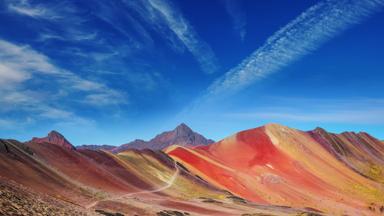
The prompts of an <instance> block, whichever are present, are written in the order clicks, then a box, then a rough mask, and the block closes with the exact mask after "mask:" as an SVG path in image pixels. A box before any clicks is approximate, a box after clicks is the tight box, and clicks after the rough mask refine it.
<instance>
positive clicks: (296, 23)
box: [198, 0, 384, 102]
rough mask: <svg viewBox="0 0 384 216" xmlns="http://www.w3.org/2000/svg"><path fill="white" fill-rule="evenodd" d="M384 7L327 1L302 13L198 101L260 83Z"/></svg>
mask: <svg viewBox="0 0 384 216" xmlns="http://www.w3.org/2000/svg"><path fill="white" fill-rule="evenodd" d="M383 5H384V0H325V1H322V2H320V3H318V4H316V5H314V6H312V7H310V8H309V9H307V10H306V11H304V12H303V13H302V14H300V15H299V16H298V17H297V18H296V19H294V20H293V21H291V22H290V23H288V24H287V25H286V26H285V27H283V28H281V29H280V30H279V31H277V32H276V33H274V34H273V35H272V36H271V37H270V38H268V39H267V41H266V42H265V43H264V45H262V46H261V47H260V48H258V49H257V50H256V51H254V52H253V53H252V54H251V55H250V56H249V57H247V58H246V59H244V60H243V61H242V62H241V63H240V64H239V65H238V66H236V67H234V68H233V69H231V70H230V71H228V72H227V73H226V74H224V75H223V76H222V77H220V78H219V79H217V80H216V81H215V82H213V83H212V84H211V86H210V87H209V88H208V89H207V91H206V93H205V94H204V95H203V96H202V98H200V100H198V101H199V102H201V101H209V100H211V99H213V98H215V97H217V96H227V95H230V94H233V93H235V92H237V91H239V90H241V89H244V88H245V87H247V86H249V85H251V84H253V83H254V82H255V81H258V80H261V79H263V78H265V77H267V76H269V75H271V74H273V73H275V72H277V71H278V70H280V69H281V68H283V67H284V66H287V65H289V64H291V63H292V62H294V61H296V60H298V59H299V58H301V57H303V56H305V55H306V54H308V53H310V52H312V51H314V50H316V49H317V48H319V47H320V46H321V45H322V44H323V43H325V42H327V41H329V40H330V39H332V38H334V37H335V36H336V35H338V34H339V33H341V32H343V31H345V30H346V29H348V28H350V27H351V26H353V25H354V24H357V23H359V22H361V21H363V20H364V19H365V18H367V17H369V16H370V15H372V14H373V13H375V12H377V11H378V10H379V9H381V7H382V6H383Z"/></svg>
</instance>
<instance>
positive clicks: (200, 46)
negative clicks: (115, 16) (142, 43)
mask: <svg viewBox="0 0 384 216" xmlns="http://www.w3.org/2000/svg"><path fill="white" fill-rule="evenodd" d="M125 2H126V4H127V5H129V6H130V7H132V8H133V9H134V10H136V12H138V13H139V14H140V15H141V16H142V18H143V19H144V20H145V21H146V22H148V23H149V24H150V25H151V26H153V27H155V28H157V29H156V30H158V31H160V33H162V34H163V36H165V37H167V38H166V39H167V40H169V41H171V42H174V38H173V37H172V36H171V35H169V34H166V32H161V31H164V29H165V28H166V29H169V30H170V31H171V33H173V34H174V35H175V36H176V38H177V39H178V40H179V41H181V42H182V44H183V45H184V46H185V47H186V48H187V50H188V51H189V52H190V53H191V54H192V55H193V56H194V57H195V59H196V60H197V62H198V63H199V64H200V67H201V69H202V70H203V71H204V72H206V73H214V72H215V71H217V70H218V68H219V64H218V60H217V58H216V56H215V54H214V52H213V50H212V49H211V47H210V46H209V45H208V43H206V42H205V41H203V40H202V39H201V38H200V36H199V35H198V34H197V32H196V31H195V29H194V28H193V27H192V25H191V24H190V23H189V22H188V20H187V19H186V18H185V17H184V16H183V14H182V12H181V11H180V10H179V9H178V8H177V7H176V6H175V5H173V4H172V3H171V2H169V1H167V0H142V1H138V2H130V1H125ZM173 46H174V47H176V48H179V47H178V45H177V44H175V43H173Z"/></svg>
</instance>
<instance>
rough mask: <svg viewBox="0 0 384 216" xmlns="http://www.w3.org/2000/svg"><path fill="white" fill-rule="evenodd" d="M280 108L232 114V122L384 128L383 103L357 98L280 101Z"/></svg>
mask: <svg viewBox="0 0 384 216" xmlns="http://www.w3.org/2000/svg"><path fill="white" fill-rule="evenodd" d="M276 100H277V101H279V103H281V105H280V106H273V107H257V108H255V109H253V110H252V111H250V109H249V108H248V110H247V111H241V112H231V113H227V114H225V115H224V116H225V117H228V118H230V119H238V120H249V121H267V122H271V121H272V122H273V121H284V122H313V123H318V124H320V123H348V124H384V110H383V109H382V107H383V106H384V100H383V99H377V98H355V99H353V100H352V99H351V100H340V99H313V98H280V99H278V98H276Z"/></svg>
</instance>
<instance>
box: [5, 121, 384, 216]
mask: <svg viewBox="0 0 384 216" xmlns="http://www.w3.org/2000/svg"><path fill="white" fill-rule="evenodd" d="M185 127H187V126H184V125H183V126H182V128H179V127H178V128H176V129H175V131H176V132H175V133H172V131H171V132H168V133H166V135H167V136H166V137H165V138H162V139H161V140H162V143H171V142H169V141H167V140H166V139H167V138H168V139H170V140H180V139H183V138H188V139H189V140H190V137H193V136H191V135H189V134H188V133H194V132H193V131H192V130H191V129H190V128H185ZM180 130H185V131H180ZM169 134H171V135H169ZM199 136H201V135H199ZM199 139H200V140H203V139H204V140H206V139H205V138H204V137H202V136H201V137H199ZM188 142H190V141H188ZM185 143H187V142H182V143H181V145H175V143H172V144H171V145H168V146H166V148H165V149H163V150H162V151H161V150H156V149H158V148H156V147H154V148H153V149H155V150H153V149H151V146H148V144H146V145H147V146H146V147H147V148H140V149H133V148H132V149H131V148H130V149H127V150H123V151H119V152H118V153H113V151H112V150H111V148H109V149H108V150H106V149H102V148H99V149H98V148H95V147H94V146H91V147H90V149H88V148H86V147H84V146H83V147H82V148H76V147H75V146H73V145H72V144H71V143H70V142H69V141H68V140H66V139H65V138H64V136H63V135H61V134H59V133H58V132H51V133H50V134H49V135H48V136H47V137H45V138H34V139H32V140H31V141H29V142H26V143H21V142H19V141H16V140H9V139H8V140H6V139H3V140H1V141H0V177H1V178H0V188H1V192H0V213H1V215H218V216H222V215H243V216H250V215H381V214H384V206H383V205H384V185H383V182H384V174H383V170H384V161H383V158H384V157H383V156H384V145H383V143H382V142H381V141H378V140H376V139H375V138H373V137H371V136H370V135H369V134H366V133H352V132H347V133H342V134H332V133H328V132H326V131H325V130H323V129H320V128H317V129H315V130H312V131H308V132H303V131H299V130H295V129H291V128H288V127H285V126H281V125H277V124H269V125H266V126H263V127H259V128H255V129H251V130H247V131H242V132H239V133H237V134H234V135H232V136H230V137H227V138H225V139H223V140H221V141H219V142H216V143H212V144H208V143H202V144H201V145H197V143H193V145H186V144H185ZM151 145H156V142H154V141H151ZM125 146H126V145H125Z"/></svg>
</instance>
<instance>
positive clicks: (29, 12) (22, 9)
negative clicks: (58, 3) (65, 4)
mask: <svg viewBox="0 0 384 216" xmlns="http://www.w3.org/2000/svg"><path fill="white" fill-rule="evenodd" d="M7 2H8V9H9V10H10V11H12V12H15V13H17V14H20V15H23V16H28V17H32V18H35V19H57V18H59V16H58V15H57V14H56V13H54V12H53V11H52V10H51V9H49V8H47V7H44V6H42V5H41V4H30V3H29V1H27V0H12V1H7Z"/></svg>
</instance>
